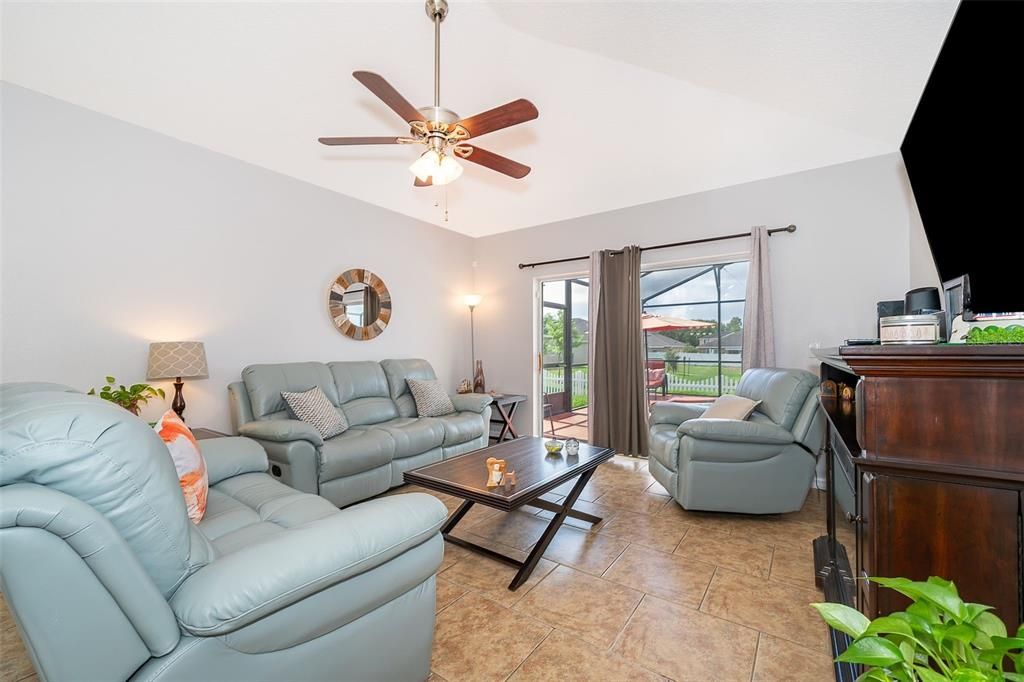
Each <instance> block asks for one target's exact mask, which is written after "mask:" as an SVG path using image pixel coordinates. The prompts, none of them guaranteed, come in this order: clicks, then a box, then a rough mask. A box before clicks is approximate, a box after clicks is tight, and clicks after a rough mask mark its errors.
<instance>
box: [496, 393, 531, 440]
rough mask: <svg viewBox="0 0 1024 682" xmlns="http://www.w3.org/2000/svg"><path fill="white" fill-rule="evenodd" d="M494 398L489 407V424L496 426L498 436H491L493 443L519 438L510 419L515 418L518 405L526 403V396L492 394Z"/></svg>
mask: <svg viewBox="0 0 1024 682" xmlns="http://www.w3.org/2000/svg"><path fill="white" fill-rule="evenodd" d="M490 395H491V397H492V398H494V402H493V403H492V404H491V407H493V408H494V409H493V410H491V423H492V424H497V425H498V427H499V428H498V435H497V436H491V440H492V441H494V442H495V443H501V442H503V441H506V440H513V439H515V438H519V434H518V433H516V428H515V427H514V426H513V425H512V419H513V418H514V417H515V416H516V410H517V409H519V404H520V403H524V402H526V396H525V395H521V394H518V393H492V394H490Z"/></svg>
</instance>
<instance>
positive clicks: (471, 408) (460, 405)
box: [451, 393, 494, 414]
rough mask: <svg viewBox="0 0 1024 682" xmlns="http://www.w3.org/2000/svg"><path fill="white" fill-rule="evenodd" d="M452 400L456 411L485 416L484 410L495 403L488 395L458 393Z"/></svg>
mask: <svg viewBox="0 0 1024 682" xmlns="http://www.w3.org/2000/svg"><path fill="white" fill-rule="evenodd" d="M451 398H452V404H453V405H455V410H456V411H458V412H476V413H477V414H483V412H484V409H485V408H486V407H487V406H488V405H490V404H491V403H492V402H493V401H494V398H492V397H491V396H489V395H487V394H486V393H456V394H455V395H453V396H451Z"/></svg>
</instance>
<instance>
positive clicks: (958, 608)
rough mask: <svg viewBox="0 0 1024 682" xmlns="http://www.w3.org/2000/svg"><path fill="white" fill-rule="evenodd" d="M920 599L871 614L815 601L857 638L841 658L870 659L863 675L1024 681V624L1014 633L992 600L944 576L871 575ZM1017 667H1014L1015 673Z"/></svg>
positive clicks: (872, 680) (909, 681)
mask: <svg viewBox="0 0 1024 682" xmlns="http://www.w3.org/2000/svg"><path fill="white" fill-rule="evenodd" d="M870 580H871V581H872V582H876V583H878V584H879V585H881V586H883V587H886V588H889V589H892V590H895V591H896V592H899V593H900V594H902V595H904V596H906V597H909V598H910V600H911V601H912V602H913V603H912V604H911V605H910V606H908V607H907V609H906V611H897V612H896V613H892V614H890V615H888V616H881V617H879V618H875V619H874V620H870V621H869V620H868V619H867V618H866V617H865V616H864V615H863V614H861V613H860V612H859V611H857V610H856V609H852V608H850V607H849V606H844V605H842V604H832V603H824V604H811V606H813V607H814V608H816V609H817V610H818V613H820V614H821V617H822V618H823V619H824V620H825V622H826V623H828V624H829V625H831V626H832V627H833V628H835V629H836V630H839V631H841V632H845V633H846V634H848V635H850V636H851V637H853V641H852V642H851V643H850V646H849V647H847V649H846V651H844V652H843V653H842V654H840V656H839V657H838V658H837V659H836V660H837V661H841V662H847V663H854V664H859V665H863V666H864V667H865V672H864V673H863V674H862V675H861V676H860V677H858V678H857V679H858V681H863V682H944V681H945V682H997V681H1002V680H1010V681H1012V682H1024V653H1022V652H1024V625H1022V626H1021V627H1020V628H1019V629H1018V630H1017V632H1016V637H1007V633H1006V625H1004V624H1003V621H1001V620H999V618H998V617H996V615H995V614H993V613H991V610H992V607H990V606H984V605H982V604H972V603H969V602H965V601H963V600H962V599H961V598H960V595H959V594H958V593H957V589H956V585H954V584H953V583H951V582H950V581H948V580H943V579H942V578H936V577H931V578H928V580H927V582H915V581H912V580H908V579H907V578H870ZM1011 671H1012V672H1011Z"/></svg>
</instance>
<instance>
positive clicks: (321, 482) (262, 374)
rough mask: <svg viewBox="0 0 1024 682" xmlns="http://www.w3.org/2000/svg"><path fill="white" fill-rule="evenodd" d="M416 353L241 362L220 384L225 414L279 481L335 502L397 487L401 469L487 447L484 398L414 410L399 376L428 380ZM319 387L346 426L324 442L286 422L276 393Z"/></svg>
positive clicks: (456, 398) (426, 366) (457, 398)
mask: <svg viewBox="0 0 1024 682" xmlns="http://www.w3.org/2000/svg"><path fill="white" fill-rule="evenodd" d="M436 378H437V375H435V374H434V369H433V368H432V367H431V366H430V363H428V362H427V361H426V360H419V359H407V360H383V361H381V362H373V361H362V362H329V363H326V364H325V363H322V362H289V363H281V364H274V365H251V366H249V367H246V368H245V369H244V370H242V381H238V382H235V383H232V384H231V385H230V386H229V387H228V394H229V396H230V399H231V418H232V422H233V424H234V426H235V429H236V431H237V433H238V435H240V436H247V437H249V438H253V439H255V440H257V441H259V443H260V444H261V445H262V446H263V447H264V449H265V450H266V451H267V456H268V457H269V458H270V465H271V466H270V473H271V474H272V475H274V476H276V477H278V478H279V479H280V480H281V481H282V482H284V483H286V484H288V485H290V486H292V487H293V488H297V489H299V490H302V491H305V492H307V493H316V494H318V495H322V496H323V497H326V498H327V499H328V500H330V501H331V502H333V503H334V504H336V505H338V506H339V507H344V506H346V505H349V504H352V503H353V502H359V501H360V500H365V499H367V498H370V497H373V496H374V495H378V494H380V493H382V492H384V491H386V490H388V489H389V488H393V487H395V486H399V485H402V482H403V480H402V474H403V473H404V472H406V471H408V470H409V469H415V468H417V467H421V466H426V465H427V464H432V463H434V462H440V461H441V460H442V459H448V458H449V457H455V456H457V455H462V454H465V453H467V452H470V451H472V450H479V449H480V448H482V447H486V446H487V442H488V437H489V435H490V431H489V429H490V421H491V408H490V404H491V401H492V398H491V396H489V395H486V394H481V393H469V394H463V395H452V396H451V399H452V403H453V404H454V405H455V412H453V413H452V414H449V415H445V416H443V417H420V416H419V415H418V414H417V413H416V402H415V401H414V400H413V398H412V395H411V394H410V393H409V384H408V383H407V381H406V380H407V379H421V380H430V379H436ZM313 386H319V387H320V388H321V389H322V390H323V392H324V394H325V395H326V396H327V399H328V400H330V401H331V404H332V405H334V407H335V409H336V410H338V411H339V412H341V413H343V414H344V415H345V417H346V419H347V420H348V423H349V424H350V427H349V429H348V430H347V431H345V432H344V433H342V434H341V435H338V436H335V437H334V438H330V439H328V440H326V441H325V440H324V439H323V438H321V437H320V434H319V433H317V432H316V430H314V429H313V427H312V426H310V425H309V424H306V423H304V422H301V421H298V420H297V419H292V418H291V417H290V415H289V413H288V411H287V406H286V404H285V402H284V400H283V399H282V398H281V391H307V390H309V389H310V388H312V387H313Z"/></svg>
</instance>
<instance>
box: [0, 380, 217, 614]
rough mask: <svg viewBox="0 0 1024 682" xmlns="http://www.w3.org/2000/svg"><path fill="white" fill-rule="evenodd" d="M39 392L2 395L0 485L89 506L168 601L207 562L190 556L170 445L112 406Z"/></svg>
mask: <svg viewBox="0 0 1024 682" xmlns="http://www.w3.org/2000/svg"><path fill="white" fill-rule="evenodd" d="M38 389H39V390H24V387H21V388H14V389H11V390H0V461H2V462H3V466H2V467H0V485H3V486H6V485H11V484H16V483H34V484H36V485H40V486H44V487H47V488H51V489H53V490H57V491H59V492H62V493H64V494H66V495H70V496H71V497H74V498H77V499H79V500H81V501H82V502H84V503H86V504H88V505H89V506H90V507H92V508H93V509H95V510H96V511H98V512H99V513H101V514H102V515H103V516H105V517H106V518H107V520H109V521H110V523H111V524H112V525H113V526H114V528H116V529H117V531H118V533H120V535H121V536H122V537H123V538H124V540H125V541H126V542H127V543H128V546H129V547H130V548H131V550H132V552H133V553H134V554H135V556H136V557H137V558H138V560H139V563H140V564H141V565H142V567H143V568H144V569H145V571H146V572H147V573H148V575H149V576H150V578H152V580H153V583H154V584H155V585H156V587H157V589H158V590H160V592H161V593H162V594H163V595H164V597H169V596H170V595H171V594H173V592H174V591H175V589H177V587H178V585H179V584H180V583H181V582H182V581H183V580H184V579H185V578H186V577H188V575H189V574H190V573H192V572H193V571H195V570H196V569H198V568H199V567H200V566H201V565H202V564H203V563H205V562H206V561H207V560H208V559H209V556H208V554H204V552H206V551H207V548H206V547H203V546H198V545H197V546H196V547H195V550H193V542H194V541H195V540H197V539H198V533H196V532H195V531H194V529H193V528H192V523H191V522H190V521H189V519H188V514H187V513H186V511H185V499H184V497H183V496H182V494H181V487H180V486H179V485H178V475H177V474H176V473H175V470H174V463H173V461H172V460H171V457H170V454H169V453H168V451H167V446H166V445H164V443H163V441H161V440H160V437H159V436H157V434H156V433H155V432H154V431H153V429H152V428H150V427H149V425H147V424H146V422H144V421H143V420H141V419H139V418H138V417H136V416H135V415H133V414H131V413H129V412H128V411H127V410H124V409H122V408H121V407H118V406H117V405H114V404H112V403H110V402H107V401H105V400H101V399H100V398H98V397H95V396H88V395H83V394H81V393H75V392H71V390H72V389H68V388H67V387H54V386H52V385H51V386H39V387H38ZM0 495H2V493H0Z"/></svg>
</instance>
